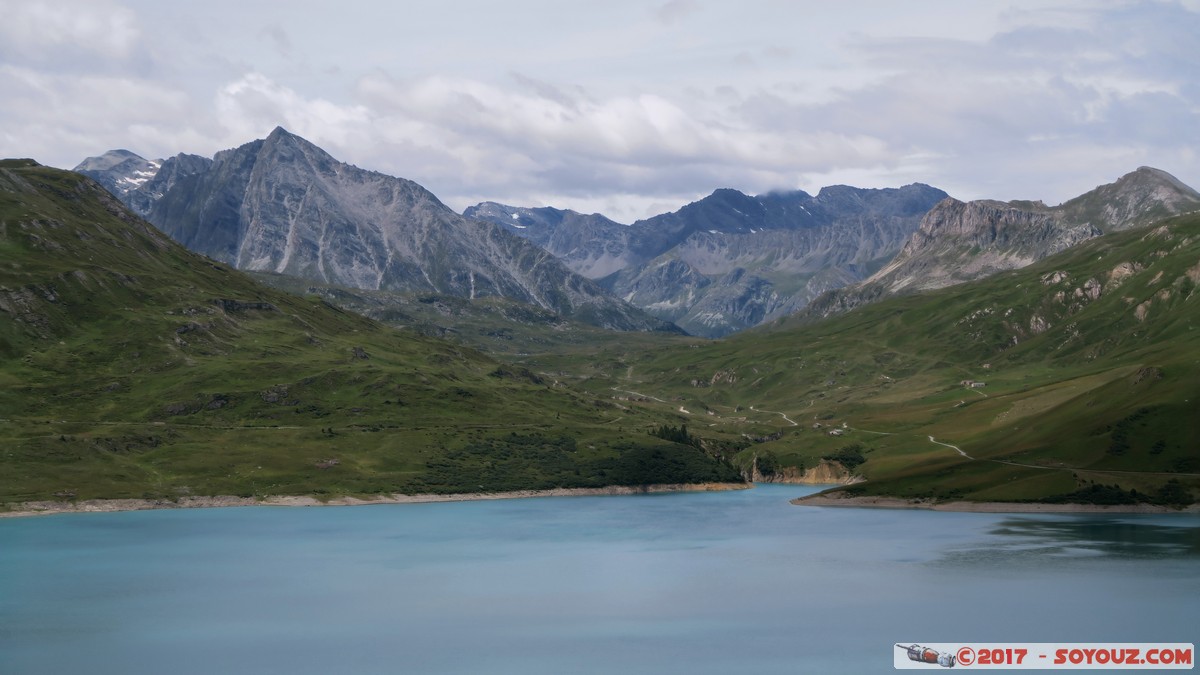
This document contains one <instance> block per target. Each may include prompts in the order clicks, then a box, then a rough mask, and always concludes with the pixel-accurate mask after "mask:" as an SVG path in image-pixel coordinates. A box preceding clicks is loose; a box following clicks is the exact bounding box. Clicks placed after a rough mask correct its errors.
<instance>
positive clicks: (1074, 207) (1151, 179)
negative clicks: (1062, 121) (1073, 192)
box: [801, 167, 1200, 320]
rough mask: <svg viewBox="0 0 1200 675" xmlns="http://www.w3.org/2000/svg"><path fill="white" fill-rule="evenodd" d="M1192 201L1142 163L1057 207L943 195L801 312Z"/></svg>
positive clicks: (1119, 226)
mask: <svg viewBox="0 0 1200 675" xmlns="http://www.w3.org/2000/svg"><path fill="white" fill-rule="evenodd" d="M1196 209H1200V193H1197V192H1196V191H1195V190H1193V189H1192V188H1190V187H1188V186H1186V185H1184V184H1183V183H1181V182H1179V180H1178V179H1176V178H1175V177H1174V176H1172V175H1170V174H1168V173H1167V172H1165V171H1161V170H1158V169H1151V168H1148V167H1142V168H1140V169H1138V170H1137V171H1134V172H1132V173H1129V174H1126V175H1125V176H1122V177H1121V178H1119V179H1118V180H1117V181H1116V182H1114V183H1110V184H1108V185H1102V186H1100V187H1098V188H1096V189H1095V190H1092V191H1090V192H1088V193H1086V194H1083V195H1080V196H1079V197H1076V198H1074V199H1072V200H1070V201H1067V202H1065V203H1063V204H1061V205H1059V206H1055V207H1049V206H1046V205H1045V204H1043V203H1041V202H1036V201H1014V202H1007V203H1005V202H996V201H987V200H980V201H973V202H966V203H964V202H960V201H957V200H955V199H946V200H945V201H943V202H941V203H940V204H938V205H937V206H936V207H934V208H933V209H932V210H931V211H930V212H929V213H928V214H926V216H925V217H924V218H923V219H922V221H921V226H920V227H919V228H918V229H917V231H916V232H914V233H913V234H912V236H911V238H909V240H908V241H907V242H906V243H905V244H904V247H903V248H902V249H901V250H900V252H899V253H898V254H897V255H896V257H895V258H894V259H893V260H892V261H891V262H889V263H888V264H887V265H886V266H885V267H883V268H882V269H880V270H879V271H878V272H876V273H875V274H873V275H872V276H871V277H870V278H869V279H866V280H864V281H862V282H860V283H858V284H855V285H853V286H847V287H846V288H843V289H839V290H835V291H832V292H830V293H828V294H826V295H825V296H822V297H820V298H819V299H817V300H815V301H814V302H813V303H812V305H810V306H809V307H807V308H805V310H804V312H803V316H802V317H801V320H807V319H815V318H821V317H827V316H832V315H834V314H840V313H842V312H846V311H849V310H850V309H853V308H855V307H858V306H860V305H863V304H866V303H869V302H874V301H876V300H878V299H881V298H884V297H888V296H891V295H896V294H899V293H908V292H914V291H919V290H927V289H934V288H942V287H945V286H951V285H954V284H959V283H963V282H966V281H972V280H975V279H982V278H984V277H987V276H991V275H993V274H996V273H997V272H1002V271H1005V270H1013V269H1019V268H1021V267H1025V266H1026V265H1030V264H1032V263H1034V262H1035V261H1038V260H1041V259H1042V258H1045V257H1047V256H1050V255H1054V254H1055V253H1058V252H1059V251H1062V250H1065V249H1067V248H1070V247H1072V246H1075V245H1076V244H1078V243H1080V242H1082V241H1086V240H1087V239H1091V238H1092V237H1098V236H1100V235H1102V234H1104V233H1105V232H1112V231H1117V230H1124V229H1129V228H1132V227H1137V226H1139V225H1146V224H1149V223H1152V222H1155V221H1157V220H1160V219H1162V218H1166V217H1169V216H1172V215H1176V214H1179V213H1184V212H1187V211H1192V210H1196Z"/></svg>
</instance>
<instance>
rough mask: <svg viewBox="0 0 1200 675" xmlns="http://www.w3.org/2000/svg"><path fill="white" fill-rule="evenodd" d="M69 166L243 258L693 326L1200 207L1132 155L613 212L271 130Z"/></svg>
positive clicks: (983, 269)
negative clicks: (454, 201)
mask: <svg viewBox="0 0 1200 675" xmlns="http://www.w3.org/2000/svg"><path fill="white" fill-rule="evenodd" d="M76 170H77V171H79V172H80V173H83V174H85V175H88V176H91V177H93V178H95V179H96V180H97V181H99V182H100V183H101V184H102V185H104V186H105V187H106V188H108V189H109V190H110V191H111V192H113V193H114V194H116V195H117V196H118V197H119V198H120V199H121V200H122V201H124V202H125V203H126V204H127V205H128V206H129V207H130V208H131V209H133V210H134V211H135V212H136V213H138V214H140V215H142V216H144V217H145V218H147V219H148V220H150V221H151V222H152V223H155V224H156V225H157V226H158V227H159V228H160V229H162V230H163V231H164V232H166V233H168V234H169V235H170V236H171V237H172V238H174V239H175V240H177V241H179V242H180V243H183V244H184V245H185V246H187V247H188V248H190V249H192V250H194V251H197V252H200V253H203V254H205V255H208V256H210V257H212V258H214V259H216V260H220V261H223V262H227V263H229V264H232V265H234V266H235V267H237V268H239V269H243V270H246V271H255V272H267V273H274V274H283V275H290V276H294V277H299V278H302V279H307V280H310V281H312V282H315V283H317V284H319V285H324V286H341V287H348V288H356V289H364V290H381V291H390V292H401V293H435V294H441V295H443V296H457V297H461V298H466V299H468V300H469V299H474V298H486V297H499V298H506V299H509V300H514V301H517V302H521V303H526V304H529V305H533V306H535V307H538V308H540V309H543V310H548V311H551V312H554V313H556V314H558V315H560V316H562V317H564V318H566V319H575V320H579V321H583V322H586V323H590V324H593V325H596V326H600V327H603V328H615V329H620V330H640V331H645V330H668V331H669V330H675V326H676V325H678V326H679V327H681V328H683V329H684V330H686V331H688V332H690V333H692V334H695V335H700V336H705V337H721V336H724V335H728V334H729V333H733V332H737V331H739V330H743V329H746V328H750V327H754V326H757V325H761V324H764V323H767V322H771V321H773V320H777V319H781V318H784V317H788V316H792V315H797V316H798V317H799V318H800V320H813V319H817V318H820V317H825V316H830V315H833V314H837V313H840V312H844V311H847V310H849V309H851V308H854V307H857V306H860V305H862V304H865V303H868V302H873V301H876V300H878V299H880V298H883V297H887V296H890V295H895V294H902V293H909V292H914V291H917V290H923V289H933V288H940V287H944V286H947V285H951V284H956V283H962V282H965V281H970V280H973V279H980V278H984V277H987V276H989V275H991V274H995V273H997V272H1000V271H1003V270H1009V269H1018V268H1020V267H1024V266H1026V265H1029V264H1031V263H1032V262H1034V261H1036V260H1039V259H1041V258H1044V257H1046V256H1048V255H1052V254H1054V253H1056V252H1058V251H1061V250H1064V249H1067V248H1070V247H1072V246H1075V245H1077V244H1079V243H1080V242H1082V241H1086V240H1087V239H1090V238H1093V237H1096V236H1100V235H1101V234H1103V233H1105V232H1112V231H1119V230H1122V229H1126V228H1129V227H1133V226H1136V225H1139V224H1144V223H1146V222H1150V221H1152V220H1155V219H1159V218H1163V217H1166V216H1170V215H1173V214H1177V213H1183V212H1187V211H1190V210H1193V209H1195V208H1198V207H1200V193H1197V192H1196V191H1195V190H1193V189H1191V188H1189V187H1188V186H1186V185H1184V184H1183V183H1181V182H1180V181H1178V180H1177V179H1175V178H1174V177H1173V176H1171V175H1169V174H1167V173H1165V172H1163V171H1160V170H1157V169H1151V168H1148V167H1143V168H1140V169H1138V170H1137V171H1135V172H1133V173H1130V174H1128V175H1126V176H1123V177H1122V178H1120V179H1118V180H1117V181H1116V182H1114V183H1112V184H1110V185H1104V186H1101V187H1099V188H1096V189H1095V190H1092V191H1090V192H1088V193H1086V194H1084V195H1081V196H1080V197H1077V198H1075V199H1072V200H1070V201H1068V202H1066V203H1064V204H1062V205H1060V206H1056V207H1049V206H1046V205H1045V204H1043V203H1041V202H1038V201H1013V202H997V201H991V200H977V201H972V202H960V201H958V200H955V199H953V198H951V197H949V196H948V195H947V194H946V193H945V192H943V191H941V190H938V189H936V188H933V187H930V186H928V185H923V184H919V183H917V184H912V185H907V186H904V187H901V188H889V189H862V188H855V187H850V186H844V185H839V186H831V187H826V188H823V189H822V190H820V191H819V192H818V193H817V195H816V196H812V195H809V194H808V193H806V192H803V191H799V190H797V191H790V192H774V193H769V194H764V195H758V196H749V195H746V194H743V193H741V192H738V191H736V190H732V189H719V190H716V191H715V192H713V193H712V194H711V195H709V196H708V197H705V198H703V199H701V200H699V201H696V202H694V203H691V204H687V205H685V206H683V207H682V208H680V209H679V210H677V211H674V212H671V213H664V214H660V215H657V216H654V217H651V218H647V219H644V220H639V221H637V222H634V223H632V224H630V225H624V224H621V223H618V222H615V221H613V220H611V219H609V218H606V217H604V216H603V215H600V214H590V215H586V214H580V213H576V212H574V211H570V210H562V209H556V208H552V207H540V208H524V207H515V206H508V205H504V204H499V203H496V202H484V203H481V204H478V205H476V206H473V207H470V208H468V209H466V210H465V211H464V213H463V215H461V216H460V215H458V214H456V213H454V212H453V211H451V210H450V209H449V208H447V207H446V206H445V205H443V204H442V203H441V202H440V201H439V200H438V199H437V198H436V197H435V196H434V195H433V194H431V193H430V192H429V191H427V190H425V189H424V188H422V187H421V186H420V185H418V184H416V183H414V182H412V181H409V180H406V179H402V178H395V177H392V176H386V175H384V174H380V173H377V172H371V171H365V170H363V169H359V168H357V167H354V166H352V165H349V164H345V163H343V162H339V161H337V160H335V159H334V158H333V157H331V156H330V155H329V154H328V153H326V152H324V151H323V150H321V149H320V148H318V147H316V146H315V145H313V144H311V143H309V142H308V141H305V140H304V139H302V138H300V137H298V136H296V135H294V134H291V133H289V132H287V131H286V130H284V129H282V128H277V129H275V130H274V131H273V132H272V133H271V134H269V135H268V136H267V137H266V138H265V139H261V140H256V141H252V142H250V143H247V144H245V145H242V146H240V147H238V148H233V149H230V150H226V151H222V152H219V153H217V154H216V155H215V156H214V157H213V158H212V159H207V158H203V157H199V156H196V155H187V154H180V155H176V156H175V157H171V158H169V159H166V160H156V161H151V160H146V159H143V158H141V157H139V156H137V155H136V154H134V153H132V152H129V151H127V150H114V151H110V152H108V153H106V154H104V155H101V156H99V157H92V158H88V159H86V160H84V162H82V163H81V164H80V165H79V166H78V167H76ZM531 244H533V245H531ZM267 279H268V280H272V279H273V278H272V277H267ZM393 297H396V296H393Z"/></svg>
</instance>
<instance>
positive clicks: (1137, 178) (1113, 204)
mask: <svg viewBox="0 0 1200 675" xmlns="http://www.w3.org/2000/svg"><path fill="white" fill-rule="evenodd" d="M1196 209H1200V192H1197V191H1196V190H1194V189H1192V188H1191V187H1189V186H1187V185H1185V184H1184V183H1183V182H1182V181H1180V180H1179V179H1178V178H1176V177H1175V176H1172V175H1171V174H1169V173H1167V172H1166V171H1163V170H1161V169H1155V168H1152V167H1148V166H1143V167H1139V168H1138V169H1137V170H1135V171H1132V172H1130V173H1127V174H1125V175H1124V176H1121V177H1120V178H1118V179H1117V180H1116V181H1114V182H1112V183H1108V184H1106V185H1101V186H1099V187H1097V188H1096V189H1094V190H1091V191H1089V192H1087V193H1085V194H1082V195H1080V196H1078V197H1076V198H1074V199H1072V200H1070V201H1067V202H1064V203H1063V204H1062V205H1060V206H1058V207H1056V210H1057V211H1059V212H1060V213H1061V215H1062V217H1063V218H1064V219H1065V220H1068V221H1070V222H1073V223H1089V224H1091V225H1094V226H1096V227H1099V228H1100V229H1102V230H1104V231H1105V232H1112V231H1117V230H1125V229H1129V228H1131V227H1137V226H1139V225H1147V224H1149V223H1151V222H1154V221H1156V220H1161V219H1163V218H1166V217H1168V216H1172V215H1176V214H1179V213H1186V212H1188V211H1194V210H1196Z"/></svg>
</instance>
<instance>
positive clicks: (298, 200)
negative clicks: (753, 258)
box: [126, 127, 677, 330]
mask: <svg viewBox="0 0 1200 675" xmlns="http://www.w3.org/2000/svg"><path fill="white" fill-rule="evenodd" d="M145 188H146V189H138V190H135V191H133V192H131V193H130V195H131V197H130V198H128V199H126V202H127V203H134V204H136V206H135V208H136V210H137V211H138V212H139V213H142V214H144V215H145V216H146V217H147V219H148V220H150V221H151V222H152V223H154V224H155V225H157V226H158V227H159V228H160V229H162V230H163V231H164V232H166V233H167V234H169V235H170V236H171V237H172V238H174V239H175V240H176V241H178V242H180V243H182V244H183V245H184V246H186V247H188V248H189V249H191V250H193V251H197V252H199V253H203V254H205V255H208V256H210V257H212V258H215V259H217V260H220V261H223V262H227V263H230V264H232V265H233V266H235V267H237V268H239V269H243V270H248V271H263V272H274V273H279V274H286V275H291V276H296V277H301V278H305V279H310V280H313V281H317V282H320V283H324V284H333V285H342V286H349V287H354V288H363V289H382V290H394V291H402V292H430V291H432V292H437V293H444V294H448V295H456V296H461V297H464V298H477V297H486V296H500V297H505V298H509V299H512V300H516V301H519V302H524V303H528V304H531V305H536V306H538V307H542V308H544V309H547V310H550V311H553V312H556V313H558V314H560V315H562V316H564V317H567V318H576V319H579V320H582V321H585V322H588V323H592V324H594V325H599V326H602V327H608V328H618V329H627V330H677V329H675V328H674V327H673V326H670V325H669V324H666V323H665V322H663V321H661V320H658V319H655V318H653V317H650V316H648V315H646V314H644V313H642V312H641V311H640V310H638V309H636V308H634V307H632V306H630V305H627V304H625V303H622V302H621V301H619V300H617V299H616V298H613V297H611V296H610V295H608V294H607V293H606V292H605V291H604V289H602V288H600V287H599V286H597V285H596V284H594V283H593V282H591V281H589V280H587V279H585V278H583V277H580V276H578V275H575V274H573V273H571V272H570V271H569V270H567V269H566V268H565V267H564V266H563V264H562V263H561V262H559V261H558V260H555V259H554V258H553V257H552V256H551V255H550V254H548V253H546V252H545V251H544V250H542V249H540V248H538V247H537V246H535V245H533V244H531V243H529V242H527V241H525V240H524V239H521V238H519V237H516V236H514V235H512V234H510V233H508V232H505V231H503V230H501V229H499V228H496V227H495V226H493V225H491V224H490V223H484V222H481V221H478V220H471V219H468V218H464V217H463V216H460V215H458V214H456V213H454V212H453V211H451V210H450V209H448V208H447V207H446V206H445V205H444V204H442V203H441V201H439V200H438V199H437V197H435V196H434V195H433V194H432V193H431V192H429V191H428V190H426V189H425V188H423V187H421V186H420V185H418V184H416V183H414V182H412V181H410V180H406V179H403V178H397V177H394V176H387V175H384V174H381V173H378V172H373V171H367V170H364V169H360V168H358V167H355V166H353V165H351V164H346V163H344V162H340V161H338V160H337V159H335V158H334V157H333V156H331V155H330V154H329V153H327V152H325V151H324V150H322V149H321V148H319V147H317V146H316V145H314V144H313V143H311V142H309V141H307V140H306V139H304V138H301V137H300V136H297V135H295V134H293V133H291V132H289V131H287V130H286V129H284V128H283V127H276V128H275V129H274V130H273V131H272V132H271V133H270V134H268V136H267V137H266V138H263V139H258V140H254V141H251V142H249V143H246V144H244V145H241V146H239V147H237V148H231V149H228V150H223V151H221V152H218V153H217V154H216V155H214V156H213V158H212V159H211V160H208V159H205V158H199V157H194V156H189V155H177V156H176V157H173V158H172V159H171V160H169V161H167V162H164V163H163V169H162V170H161V171H159V172H158V175H156V176H154V180H153V181H148V182H147V184H146V186H145Z"/></svg>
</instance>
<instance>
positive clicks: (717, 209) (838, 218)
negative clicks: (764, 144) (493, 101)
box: [464, 183, 947, 337]
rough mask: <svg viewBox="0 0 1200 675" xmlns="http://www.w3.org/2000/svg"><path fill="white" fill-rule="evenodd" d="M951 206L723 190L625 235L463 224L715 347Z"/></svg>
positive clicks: (855, 193)
mask: <svg viewBox="0 0 1200 675" xmlns="http://www.w3.org/2000/svg"><path fill="white" fill-rule="evenodd" d="M946 196H947V195H946V193H945V192H943V191H941V190H938V189H936V188H933V187H930V186H928V185H923V184H919V183H918V184H913V185H907V186H904V187H902V188H889V189H882V190H870V189H862V188H855V187H850V186H844V185H839V186H831V187H827V188H824V189H822V190H821V191H820V192H819V193H818V194H817V196H816V197H813V196H811V195H809V194H808V193H806V192H803V191H799V190H797V191H792V192H778V193H770V194H766V195H759V196H757V197H751V196H749V195H746V194H743V193H741V192H739V191H737V190H731V189H721V190H717V191H715V192H713V193H712V194H711V195H709V196H708V197H705V198H704V199H701V200H699V201H697V202H693V203H691V204H688V205H686V206H684V207H682V208H681V209H679V210H678V211H675V212H673V213H665V214H662V215H658V216H654V217H653V218H649V219H645V220H640V221H637V222H635V223H633V224H632V225H628V226H625V225H621V224H619V223H615V222H613V221H611V220H609V219H607V218H604V217H603V216H601V215H599V214H593V215H590V216H583V215H581V214H577V213H575V212H572V211H562V210H558V209H551V208H538V209H528V208H521V207H514V206H506V205H503V204H497V203H495V202H484V203H482V204H479V205H476V206H473V207H471V208H468V209H467V210H466V211H465V212H464V214H465V215H467V216H468V217H473V218H483V219H487V220H490V221H491V222H493V223H496V224H498V225H501V226H503V227H506V228H508V229H509V230H510V231H512V232H513V233H515V234H518V235H520V236H523V237H526V238H528V239H530V240H531V241H534V242H535V243H538V244H539V245H541V246H544V247H546V249H547V250H549V251H550V252H551V253H554V254H555V255H557V256H559V257H560V258H562V259H563V260H564V261H565V262H566V263H567V264H568V265H569V266H571V268H572V269H573V270H575V271H577V272H579V273H581V274H585V275H589V276H592V277H594V278H597V279H599V280H600V281H601V283H602V284H603V285H604V286H605V287H606V288H610V289H612V291H613V292H614V293H615V294H616V295H618V296H620V297H622V298H623V299H625V300H627V301H629V302H631V303H633V304H634V305H637V306H638V307H642V308H644V309H646V310H648V311H650V312H652V313H653V314H655V315H656V316H659V317H662V318H664V319H667V320H671V321H674V322H675V323H677V324H679V325H680V326H682V327H683V328H684V329H686V330H688V331H689V332H692V333H694V334H698V335H706V336H710V337H719V336H721V335H726V334H728V333H731V332H734V331H737V330H741V329H743V328H747V327H751V326H755V325H758V324H760V323H762V322H763V321H766V320H769V319H771V318H774V317H777V316H781V315H784V314H788V313H790V312H792V311H795V310H796V309H799V308H800V307H803V306H804V305H805V304H807V303H808V302H809V301H810V300H811V299H812V298H814V297H816V296H817V295H819V294H820V293H822V292H824V291H826V290H828V289H831V288H838V287H841V286H844V285H846V284H849V283H853V282H855V281H858V280H860V279H864V278H866V277H867V276H869V275H870V274H871V273H872V272H874V271H875V270H876V269H878V268H879V267H880V266H882V265H883V264H884V263H886V262H887V261H888V260H889V259H891V257H892V256H893V255H894V254H895V253H896V252H897V251H898V250H899V249H900V246H901V245H902V244H903V242H904V241H905V239H906V238H907V237H908V235H909V234H910V233H912V232H913V231H914V230H915V229H916V227H917V225H918V223H919V221H920V218H921V216H922V215H923V214H924V213H925V212H926V211H928V210H929V209H930V208H932V207H933V205H934V204H936V203H937V202H938V201H940V200H941V199H943V198H945V197H946ZM606 274H607V276H606Z"/></svg>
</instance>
